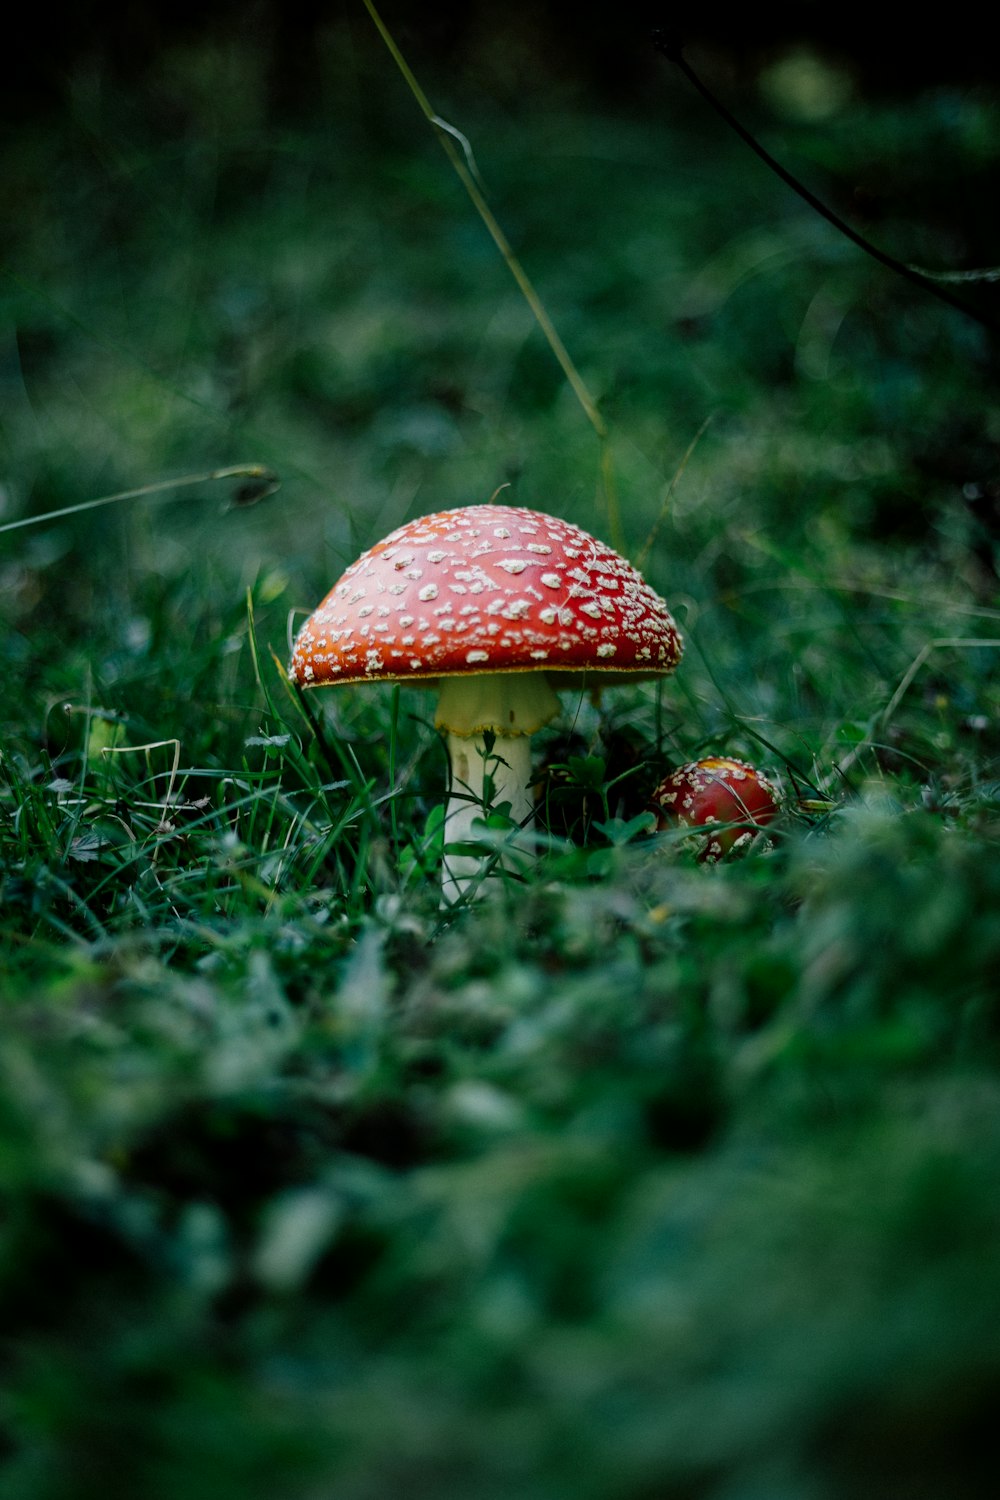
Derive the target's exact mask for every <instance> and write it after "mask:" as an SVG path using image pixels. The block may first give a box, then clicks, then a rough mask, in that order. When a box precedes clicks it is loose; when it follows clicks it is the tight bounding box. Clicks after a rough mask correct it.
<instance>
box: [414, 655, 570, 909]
mask: <svg viewBox="0 0 1000 1500" xmlns="http://www.w3.org/2000/svg"><path fill="white" fill-rule="evenodd" d="M558 712H559V699H558V698H557V697H556V694H555V691H554V689H553V687H552V684H551V683H550V682H549V680H548V678H547V677H546V676H545V674H544V672H483V671H480V672H478V673H476V674H474V675H470V676H468V677H466V678H460V677H446V678H444V679H443V680H442V682H441V691H440V695H439V697H438V706H437V713H436V715H435V723H436V724H437V726H438V728H439V729H441V730H443V731H444V733H445V736H446V739H447V744H448V760H449V763H450V766H451V786H450V788H449V797H448V806H447V808H446V810H445V821H444V839H445V845H446V846H447V845H448V844H457V843H463V844H464V843H468V842H470V841H474V840H475V834H474V833H473V831H472V823H473V819H474V818H481V817H482V816H483V814H484V812H486V811H488V810H489V809H490V808H491V807H499V806H500V805H501V804H502V803H504V802H509V803H510V816H511V818H512V819H513V821H514V822H515V823H520V824H526V823H528V822H530V820H531V815H532V812H533V810H534V804H533V802H532V798H531V793H530V791H529V783H530V781H531V736H532V735H533V734H534V732H535V730H536V729H541V727H542V725H543V724H547V723H548V722H549V720H550V719H552V718H554V717H555V715H556V714H557V713H558ZM487 734H489V735H490V736H491V740H492V749H489V750H488V749H487V748H486V735H487ZM487 779H488V780H489V782H490V783H491V786H490V787H487ZM512 863H513V861H512V860H509V859H508V860H505V861H504V864H505V865H506V866H507V868H510V866H511V864H512ZM483 866H484V860H483V858H482V857H480V856H478V855H475V854H447V855H445V860H444V869H443V872H442V880H441V897H442V904H443V905H445V906H451V905H452V904H453V903H454V902H456V901H460V900H461V899H462V898H463V897H464V896H465V895H466V894H467V892H468V890H469V887H470V886H471V885H472V884H473V883H474V881H475V880H476V879H477V878H478V877H479V876H480V875H481V874H482V871H483Z"/></svg>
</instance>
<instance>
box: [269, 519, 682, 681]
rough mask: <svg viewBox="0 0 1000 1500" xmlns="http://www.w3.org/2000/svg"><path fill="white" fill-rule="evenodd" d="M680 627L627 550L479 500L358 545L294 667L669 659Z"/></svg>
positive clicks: (379, 668) (633, 671) (363, 671)
mask: <svg viewBox="0 0 1000 1500" xmlns="http://www.w3.org/2000/svg"><path fill="white" fill-rule="evenodd" d="M681 649H682V643H681V637H680V633H679V631H678V629H677V626H676V625H675V623H674V621H673V618H672V617H671V615H670V612H669V610H668V609H667V606H666V604H665V603H664V601H663V600H662V599H661V598H660V596H659V595H658V594H657V593H655V592H654V590H653V589H651V588H650V587H649V585H648V584H647V583H646V582H645V581H644V580H643V578H642V577H641V575H640V574H639V573H637V572H636V570H635V569H634V568H633V567H632V565H631V564H630V563H628V562H627V561H626V560H625V559H624V558H623V557H619V555H618V554H617V552H615V551H614V550H613V549H612V548H611V547H608V546H606V545H605V543H603V542H600V541H598V540H597V539H596V538H595V537H592V536H589V535H588V534H587V532H585V531H581V530H580V528H579V527H578V526H574V525H572V524H571V523H570V522H569V521H561V520H558V519H557V518H556V517H554V516H547V515H543V514H542V513H540V512H538V511H533V510H523V509H519V508H516V507H508V506H500V505H470V506H467V507H466V508H465V509H462V510H450V511H442V512H440V513H439V514H438V515H433V516H426V517H424V518H422V519H421V520H417V521H410V522H408V523H407V524H406V525H405V526H401V527H399V529H398V530H397V531H394V532H393V533H392V535H391V536H388V537H386V539H385V540H384V541H382V542H379V543H377V544H376V546H374V547H372V548H370V549H369V551H367V552H365V553H363V554H362V556H361V557H359V558H358V560H357V562H354V563H352V564H351V566H350V567H349V568H348V569H347V572H346V573H345V574H344V576H343V577H342V578H341V580H340V582H339V583H337V584H335V585H334V587H333V589H332V590H331V591H330V593H329V594H328V595H327V597H326V598H325V599H324V600H323V602H322V604H320V605H319V607H318V608H317V609H316V610H315V612H314V613H313V614H312V615H311V616H310V617H309V619H308V620H307V621H306V623H305V625H304V626H303V627H302V629H301V631H300V632H299V635H298V638H297V640H296V642H295V648H294V653H293V656H292V663H291V669H290V670H291V676H292V680H293V681H294V682H296V683H297V684H298V685H299V686H301V687H320V686H326V685H330V684H333V683H338V682H377V681H383V682H400V681H404V680H405V681H416V680H421V679H427V678H439V677H450V676H459V675H462V674H465V673H467V672H470V671H477V672H524V671H530V670H538V671H543V672H577V673H579V672H581V671H586V672H587V673H588V675H589V674H590V673H600V674H602V677H603V676H604V675H605V674H609V675H611V676H618V675H620V676H622V677H630V678H632V679H633V680H635V679H639V680H641V679H642V678H644V677H652V676H658V675H660V674H662V673H666V672H671V671H673V669H674V667H675V666H676V665H677V662H678V660H679V658H680V655H681Z"/></svg>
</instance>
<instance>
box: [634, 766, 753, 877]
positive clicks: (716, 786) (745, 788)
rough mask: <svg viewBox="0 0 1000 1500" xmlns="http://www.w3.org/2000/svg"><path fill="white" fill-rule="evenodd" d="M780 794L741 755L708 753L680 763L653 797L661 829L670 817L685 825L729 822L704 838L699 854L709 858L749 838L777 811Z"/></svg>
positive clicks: (711, 858)
mask: <svg viewBox="0 0 1000 1500" xmlns="http://www.w3.org/2000/svg"><path fill="white" fill-rule="evenodd" d="M778 798H779V794H778V789H777V787H776V786H775V785H774V784H773V782H771V781H769V780H768V779H767V777H766V776H765V775H764V774H763V772H761V771H758V770H756V768H755V767H754V766H751V765H748V764H747V762H746V761H745V760H732V759H730V758H728V757H726V756H710V757H709V758H708V759H706V760H696V761H691V762H690V763H689V764H688V765H686V766H680V767H678V769H677V770H676V771H673V772H672V773H671V774H670V775H669V776H668V777H667V778H666V780H665V781H661V783H660V785H659V786H658V787H657V788H656V791H655V792H654V793H653V797H652V801H653V805H654V807H655V809H656V815H657V827H658V828H659V829H663V828H668V827H670V825H671V823H672V822H674V821H676V822H679V823H681V824H683V825H684V826H685V827H688V828H701V827H703V826H704V825H705V824H712V823H719V824H731V825H733V826H731V827H724V828H717V829H715V830H714V831H713V833H712V834H711V835H710V836H709V838H708V840H707V841H706V842H705V844H704V847H703V848H702V849H701V852H700V854H699V856H698V857H699V859H702V860H708V861H710V862H711V861H715V860H719V859H721V858H722V857H723V855H725V854H728V853H729V851H730V850H731V849H733V848H735V847H736V845H737V844H740V843H741V842H747V843H749V841H750V839H752V838H754V837H755V836H756V834H757V832H758V830H759V829H761V828H763V827H764V825H765V824H767V823H770V821H771V819H772V818H773V817H775V816H776V814H777V812H778ZM748 825H756V826H748Z"/></svg>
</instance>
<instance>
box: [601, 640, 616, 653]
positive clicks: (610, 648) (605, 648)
mask: <svg viewBox="0 0 1000 1500" xmlns="http://www.w3.org/2000/svg"><path fill="white" fill-rule="evenodd" d="M617 649H618V648H617V646H615V645H613V644H612V643H611V641H604V642H603V644H602V645H600V646H598V648H597V654H598V656H614V654H615V652H616V651H617Z"/></svg>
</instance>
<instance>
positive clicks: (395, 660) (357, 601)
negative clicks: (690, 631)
mask: <svg viewBox="0 0 1000 1500" xmlns="http://www.w3.org/2000/svg"><path fill="white" fill-rule="evenodd" d="M680 654H681V638H680V635H679V633H678V630H677V627H676V625H675V624H674V621H673V619H672V618H671V616H670V613H669V611H668V609H667V606H666V604H665V603H664V601H663V600H662V599H661V598H660V597H659V595H658V594H656V593H654V591H653V590H652V589H651V588H650V587H649V585H648V584H647V583H645V582H644V581H643V579H642V578H641V576H640V575H639V574H638V573H637V572H636V570H635V569H634V568H633V567H632V566H631V564H630V563H628V562H626V560H625V559H624V558H623V557H619V555H618V554H617V553H616V552H615V551H613V550H612V548H610V547H608V546H606V545H605V544H604V543H603V542H600V541H598V540H596V538H594V537H592V536H589V535H588V534H587V533H586V532H585V531H581V530H580V528H579V527H578V526H574V525H572V524H571V523H570V522H568V521H561V520H558V519H556V518H555V517H553V516H547V515H543V514H541V513H540V512H538V511H533V510H524V509H519V508H515V507H508V506H499V505H470V506H467V507H465V508H464V509H460V510H448V511H441V512H440V513H439V514H437V515H432V516H426V517H424V518H422V519H421V520H417V521H410V522H408V523H407V524H406V525H405V526H401V527H399V529H398V530H396V531H394V532H393V533H392V534H391V535H390V536H388V537H386V538H385V540H384V541H382V542H378V543H377V544H376V545H375V546H374V547H372V548H370V550H369V551H367V552H365V553H363V554H362V555H361V557H359V558H358V560H357V561H356V562H354V563H352V564H351V566H350V567H349V568H348V569H347V571H346V573H345V574H344V576H343V577H342V578H341V580H340V582H339V583H337V584H335V585H334V587H333V589H332V590H331V591H330V593H329V594H328V595H327V597H326V598H325V599H324V600H323V602H322V604H320V605H319V607H318V608H317V609H316V610H315V612H314V613H313V614H312V615H311V616H310V617H309V619H308V620H307V621H306V623H305V625H304V626H303V627H302V629H301V631H300V632H299V635H298V638H297V640H296V642H295V647H294V652H293V656H292V663H291V668H290V673H291V677H292V680H293V681H294V682H295V683H297V684H298V685H299V686H300V687H302V688H315V687H327V686H333V685H335V684H338V683H356V682H412V683H414V684H418V685H422V686H438V687H439V690H440V691H439V696H438V704H437V713H436V716H435V723H436V725H437V727H438V728H439V729H440V730H441V731H442V733H443V734H444V736H445V739H446V743H447V748H448V757H449V762H450V766H451V785H450V788H449V800H448V806H447V810H446V814H445V839H446V842H447V843H448V844H454V843H460V842H465V841H468V840H469V839H470V838H472V837H473V832H472V824H473V820H474V819H475V818H477V817H481V816H482V814H483V810H484V808H485V807H486V806H487V805H488V803H489V800H490V793H489V786H490V785H491V786H492V796H491V800H492V804H493V805H500V804H503V803H509V804H510V816H511V818H512V819H513V820H514V822H516V823H518V824H520V825H522V826H526V825H527V824H528V823H529V822H530V820H531V817H532V812H533V802H532V794H531V790H530V783H531V755H530V737H531V735H532V734H534V732H535V730H537V729H540V728H541V727H542V726H543V725H544V724H547V723H548V721H549V720H550V719H552V718H553V717H554V716H555V715H556V713H557V712H558V710H559V700H558V698H557V696H556V689H557V687H582V686H596V685H597V684H604V683H611V682H619V681H623V680H626V679H630V680H632V681H643V680H645V679H647V678H650V677H654V676H658V675H661V674H663V673H667V672H672V671H673V669H674V667H675V666H676V665H677V662H678V660H679V658H680ZM487 778H489V783H488V782H487ZM482 868H483V866H482V861H481V860H479V859H477V858H474V857H472V856H469V855H467V854H464V855H463V854H454V853H453V854H446V857H445V864H444V874H443V896H444V900H445V902H446V903H449V904H450V903H452V902H454V901H456V900H458V899H460V898H461V897H462V896H463V895H464V894H465V893H466V891H467V890H468V888H469V886H470V885H471V884H472V883H473V882H474V881H475V880H476V879H477V877H478V876H479V875H480V874H481V872H482Z"/></svg>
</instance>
